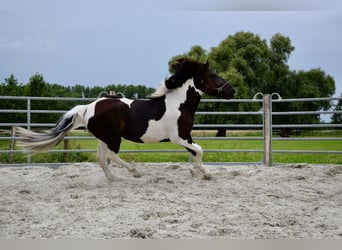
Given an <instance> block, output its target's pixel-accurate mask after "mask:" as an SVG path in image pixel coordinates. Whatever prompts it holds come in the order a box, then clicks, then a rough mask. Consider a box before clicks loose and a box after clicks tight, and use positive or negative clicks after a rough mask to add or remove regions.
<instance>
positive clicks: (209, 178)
mask: <svg viewBox="0 0 342 250" xmlns="http://www.w3.org/2000/svg"><path fill="white" fill-rule="evenodd" d="M212 178H213V176H212V175H211V174H210V173H205V174H203V179H204V180H211V179H212Z"/></svg>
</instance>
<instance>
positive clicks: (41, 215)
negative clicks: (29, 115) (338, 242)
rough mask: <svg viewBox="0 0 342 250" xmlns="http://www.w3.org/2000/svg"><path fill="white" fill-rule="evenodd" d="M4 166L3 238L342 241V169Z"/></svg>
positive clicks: (0, 172) (0, 221) (1, 182)
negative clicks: (207, 175)
mask: <svg viewBox="0 0 342 250" xmlns="http://www.w3.org/2000/svg"><path fill="white" fill-rule="evenodd" d="M139 166H140V169H141V170H142V171H143V172H144V176H143V177H141V178H134V177H132V176H131V175H130V174H129V173H128V172H127V171H126V169H122V168H118V167H113V168H112V171H113V173H114V174H115V176H116V177H117V180H116V181H115V182H114V183H112V184H109V183H107V182H106V180H105V178H104V175H103V173H102V170H101V168H100V167H99V166H98V165H97V164H92V163H79V164H73V165H68V166H62V167H59V168H57V169H56V168H55V169H53V168H48V167H17V168H15V167H8V168H7V167H4V168H0V188H1V197H0V238H2V239H6V238H26V239H32V238H33V239H37V238H50V239H51V238H57V239H61V238H75V239H79V238H87V239H95V238H101V239H102V238H110V239H113V238H114V239H122V238H153V239H164V238H172V239H178V238H225V239H234V238H238V239H253V238H263V239H270V238H271V239H273V238H277V239H294V238H295V239H297V238H306V239H316V238H326V239H328V238H339V239H341V238H342V166H308V165H292V166H282V167H272V168H267V167H262V166H223V165H217V166H207V168H208V169H209V170H210V171H211V172H212V173H213V176H214V178H213V179H212V180H209V181H208V180H204V179H202V178H201V177H200V176H198V177H192V176H191V175H190V173H189V169H190V167H191V166H190V165H188V164H181V165H175V164H139Z"/></svg>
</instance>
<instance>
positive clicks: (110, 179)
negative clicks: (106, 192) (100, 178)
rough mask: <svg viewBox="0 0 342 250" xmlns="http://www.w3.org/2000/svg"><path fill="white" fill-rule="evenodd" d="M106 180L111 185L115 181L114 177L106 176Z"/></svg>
mask: <svg viewBox="0 0 342 250" xmlns="http://www.w3.org/2000/svg"><path fill="white" fill-rule="evenodd" d="M106 179H107V181H108V182H109V183H113V182H114V180H115V178H114V176H106Z"/></svg>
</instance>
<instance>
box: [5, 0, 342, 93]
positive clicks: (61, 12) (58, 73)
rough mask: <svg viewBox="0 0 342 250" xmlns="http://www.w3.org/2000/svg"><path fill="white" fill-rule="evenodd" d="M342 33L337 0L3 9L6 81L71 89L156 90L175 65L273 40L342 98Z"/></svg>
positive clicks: (185, 0)
mask: <svg viewBox="0 0 342 250" xmlns="http://www.w3.org/2000/svg"><path fill="white" fill-rule="evenodd" d="M341 24H342V2H341V1H339V0H325V1H321V0H311V1H307V0H303V1H301V0H296V1H295V0H287V1H284V0H281V1H280V0H230V1H229V0H172V1H171V0H169V1H161V0H144V1H139V0H136V1H133V0H124V1H115V0H114V1H113V0H96V1H90V0H83V1H82V0H76V1H75V0H74V1H72V0H59V1H50V0H31V1H26V0H2V1H1V6H0V82H4V79H5V78H8V77H9V75H10V74H13V75H14V76H15V78H16V79H17V80H18V81H19V82H20V83H24V84H25V83H27V82H28V81H29V78H30V77H31V76H32V75H34V74H36V73H39V74H42V75H43V76H44V79H45V81H47V82H49V83H58V84H62V85H65V86H72V85H76V84H81V85H85V86H106V85H109V84H134V85H138V84H143V85H146V86H149V87H153V88H156V87H157V86H158V85H159V83H160V82H161V80H163V79H164V78H165V77H167V76H168V74H169V73H168V61H169V60H170V59H171V58H172V57H173V56H175V55H178V54H182V53H185V52H187V51H189V49H190V48H191V47H192V46H193V45H200V46H201V47H202V48H204V49H205V50H207V51H210V49H211V48H212V47H216V46H218V45H219V43H220V42H221V41H222V40H224V39H225V38H226V37H228V36H229V35H234V34H235V33H236V32H239V31H249V32H252V33H254V34H258V35H259V36H260V37H261V38H262V39H266V40H267V41H269V40H270V39H271V37H272V36H273V35H274V34H276V33H281V34H282V35H284V36H288V37H289V38H290V39H291V42H292V45H293V46H294V47H295V50H294V52H292V54H291V56H290V59H289V62H288V63H289V65H290V68H291V69H292V70H297V71H298V70H310V69H313V68H321V69H322V70H324V71H325V72H326V73H327V74H329V75H330V76H332V77H333V78H334V79H335V84H336V87H337V89H336V94H335V95H334V96H339V95H340V93H342V70H341V66H342V32H341Z"/></svg>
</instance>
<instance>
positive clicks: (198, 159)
mask: <svg viewBox="0 0 342 250" xmlns="http://www.w3.org/2000/svg"><path fill="white" fill-rule="evenodd" d="M173 142H174V143H177V144H179V145H181V146H183V147H185V148H186V149H187V150H188V151H189V152H190V154H191V155H192V157H193V158H194V160H195V164H194V167H193V168H192V169H190V172H191V174H192V175H193V176H194V175H196V172H198V171H200V172H201V173H202V174H203V178H204V179H206V180H210V179H211V178H212V175H211V173H210V172H209V171H208V170H207V169H205V168H204V167H203V165H202V156H203V150H202V148H201V146H200V145H198V144H196V143H194V142H193V141H192V140H191V138H190V139H188V140H183V139H181V138H178V139H176V140H174V141H173Z"/></svg>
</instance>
